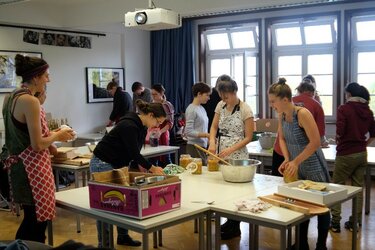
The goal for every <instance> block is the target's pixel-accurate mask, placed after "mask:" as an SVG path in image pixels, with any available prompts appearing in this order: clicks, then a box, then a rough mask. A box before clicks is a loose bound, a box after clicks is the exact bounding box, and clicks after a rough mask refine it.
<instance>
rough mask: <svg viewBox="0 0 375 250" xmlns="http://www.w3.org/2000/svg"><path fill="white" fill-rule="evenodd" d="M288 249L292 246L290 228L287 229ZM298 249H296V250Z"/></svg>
mask: <svg viewBox="0 0 375 250" xmlns="http://www.w3.org/2000/svg"><path fill="white" fill-rule="evenodd" d="M287 244H288V249H290V247H291V245H292V228H291V227H290V228H288V242H287ZM296 249H298V248H296Z"/></svg>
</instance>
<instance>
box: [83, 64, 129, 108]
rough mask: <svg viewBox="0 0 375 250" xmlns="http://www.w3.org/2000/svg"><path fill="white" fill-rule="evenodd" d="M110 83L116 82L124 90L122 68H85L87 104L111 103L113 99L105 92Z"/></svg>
mask: <svg viewBox="0 0 375 250" xmlns="http://www.w3.org/2000/svg"><path fill="white" fill-rule="evenodd" d="M111 81H115V82H117V83H118V85H119V87H122V88H123V89H124V90H125V81H124V68H101V67H87V68H86V85H87V102H88V103H96V102H112V101H113V98H112V96H111V95H110V94H109V92H108V91H107V85H108V83H110V82H111Z"/></svg>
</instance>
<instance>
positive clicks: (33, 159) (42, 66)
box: [3, 54, 74, 243]
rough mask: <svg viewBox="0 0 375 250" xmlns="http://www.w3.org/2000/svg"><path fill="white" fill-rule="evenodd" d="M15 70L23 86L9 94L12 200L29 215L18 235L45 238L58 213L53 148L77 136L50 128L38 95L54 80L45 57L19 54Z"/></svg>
mask: <svg viewBox="0 0 375 250" xmlns="http://www.w3.org/2000/svg"><path fill="white" fill-rule="evenodd" d="M15 64H16V74H17V75H18V76H21V77H22V85H21V88H17V89H15V90H14V91H13V92H12V93H11V94H10V95H9V96H7V97H6V98H5V99H4V105H3V117H4V125H5V134H6V139H5V145H6V148H7V149H8V151H9V157H8V158H7V159H6V160H5V163H4V165H5V167H6V169H7V170H8V171H9V176H10V187H11V193H12V196H13V197H12V200H13V201H14V202H15V203H18V204H21V206H22V208H23V211H24V216H23V220H22V223H21V225H20V227H19V228H18V230H17V234H16V239H22V240H31V241H38V242H42V243H44V242H45V239H46V236H45V230H46V227H47V221H50V220H52V219H53V218H54V217H55V215H56V208H55V181H54V177H53V173H52V167H51V160H50V156H49V155H50V152H49V148H51V149H52V148H53V146H52V143H53V142H54V141H67V140H71V139H73V138H74V131H73V130H72V129H70V128H64V129H58V130H56V131H52V132H50V131H49V129H48V126H47V122H46V119H45V116H44V112H43V110H42V108H41V106H40V102H39V100H38V98H37V97H36V96H37V95H38V94H39V93H42V92H44V91H45V89H46V84H47V83H48V82H49V72H48V68H49V66H48V64H47V62H46V61H44V60H43V59H41V58H37V57H28V56H23V55H20V54H18V55H16V57H15Z"/></svg>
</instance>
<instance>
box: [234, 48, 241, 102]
mask: <svg viewBox="0 0 375 250" xmlns="http://www.w3.org/2000/svg"><path fill="white" fill-rule="evenodd" d="M243 63H244V62H243V56H242V55H237V56H235V57H234V67H233V72H234V76H233V78H234V80H235V81H236V83H237V87H238V92H237V95H238V97H239V98H240V99H241V100H243V98H244V92H243V91H244V90H243V87H244V84H243V74H244V73H243Z"/></svg>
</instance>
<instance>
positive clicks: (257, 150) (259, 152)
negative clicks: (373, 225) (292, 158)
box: [247, 141, 375, 214]
mask: <svg viewBox="0 0 375 250" xmlns="http://www.w3.org/2000/svg"><path fill="white" fill-rule="evenodd" d="M247 150H248V151H249V157H250V158H255V159H257V160H260V161H261V162H262V166H261V169H260V172H261V173H263V171H264V166H271V165H272V152H271V151H270V150H266V149H262V147H261V146H260V144H259V141H252V142H250V143H249V144H248V145H247ZM323 154H324V157H325V159H326V161H327V165H328V169H329V170H330V171H333V170H334V168H335V160H336V145H332V144H330V145H329V147H328V148H323ZM367 164H368V165H367V168H366V173H365V214H369V213H370V204H371V168H375V147H367Z"/></svg>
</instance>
